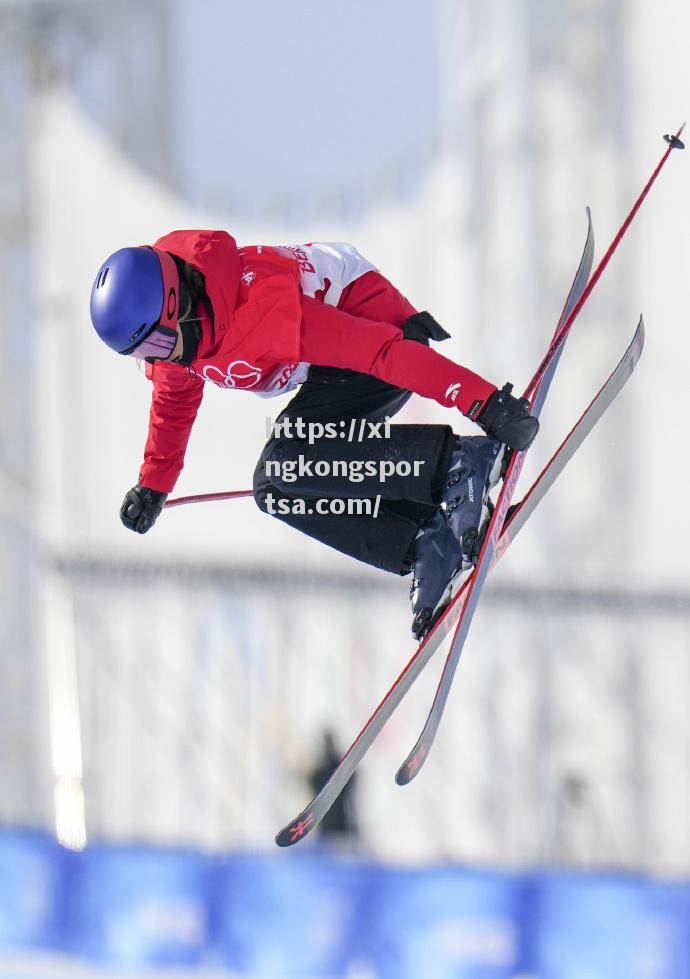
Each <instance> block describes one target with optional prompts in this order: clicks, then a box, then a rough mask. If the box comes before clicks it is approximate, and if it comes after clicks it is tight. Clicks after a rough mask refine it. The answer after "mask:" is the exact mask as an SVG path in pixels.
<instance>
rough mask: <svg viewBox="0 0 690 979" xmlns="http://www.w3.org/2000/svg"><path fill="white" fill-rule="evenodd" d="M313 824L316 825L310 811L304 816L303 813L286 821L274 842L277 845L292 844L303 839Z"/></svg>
mask: <svg viewBox="0 0 690 979" xmlns="http://www.w3.org/2000/svg"><path fill="white" fill-rule="evenodd" d="M314 826H316V820H315V819H314V816H313V815H312V814H311V813H310V814H308V815H306V816H305V815H304V813H303V814H302V817H301V818H299V819H297V820H295V821H294V822H293V823H288V825H287V826H286V827H285V829H281V831H280V833H278V835H277V836H276V838H275V840H276V843H277V844H278V846H293V845H294V844H295V843H299V841H300V840H303V839H304V837H305V836H306V835H307V833H309V832H310V830H312V829H313V828H314Z"/></svg>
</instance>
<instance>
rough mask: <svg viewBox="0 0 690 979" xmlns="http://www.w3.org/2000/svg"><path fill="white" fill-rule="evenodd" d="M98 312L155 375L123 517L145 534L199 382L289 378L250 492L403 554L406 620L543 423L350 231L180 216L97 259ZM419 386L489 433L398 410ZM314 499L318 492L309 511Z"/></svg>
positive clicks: (433, 603) (262, 387) (345, 544)
mask: <svg viewBox="0 0 690 979" xmlns="http://www.w3.org/2000/svg"><path fill="white" fill-rule="evenodd" d="M91 319H92V322H93V325H94V327H95V329H96V332H97V333H98V335H99V336H100V337H101V339H102V340H103V341H104V342H105V343H106V344H107V345H108V346H109V347H111V348H112V349H113V350H115V351H117V352H118V353H121V354H128V355H132V356H134V357H138V358H140V359H143V360H145V361H146V375H147V377H148V378H149V379H150V380H151V381H152V382H153V397H152V403H151V411H150V417H149V429H148V439H147V442H146V447H145V451H144V462H143V465H142V467H141V471H140V473H139V479H138V481H137V483H136V485H134V486H133V487H132V489H130V490H129V491H128V492H127V494H126V496H125V499H124V502H123V504H122V507H121V509H120V518H121V520H122V523H123V524H124V525H125V527H127V528H129V529H130V530H133V531H136V532H137V533H140V534H143V533H146V532H147V531H148V530H150V528H151V527H152V526H153V524H154V523H155V521H156V519H157V517H158V516H159V514H160V512H161V510H162V508H163V504H164V502H165V499H166V496H167V494H168V493H169V492H170V491H171V490H172V489H173V487H174V485H175V482H176V480H177V478H178V476H179V474H180V472H181V470H182V466H183V462H184V455H185V450H186V446H187V442H188V439H189V435H190V432H191V428H192V425H193V422H194V419H195V417H196V413H197V410H198V408H199V404H200V402H201V399H202V395H203V390H204V382H206V381H210V382H212V383H215V384H216V385H218V386H220V387H222V388H231V389H238V390H250V391H253V392H254V393H256V394H259V395H260V396H262V397H272V396H274V395H279V394H284V393H285V392H286V391H291V390H294V389H295V388H297V387H299V391H298V392H297V394H296V395H295V396H294V397H293V399H292V400H291V401H290V402H289V404H288V405H287V407H286V408H285V409H284V410H283V411H282V412H281V414H280V415H279V416H278V419H277V420H276V423H275V425H274V429H273V435H272V437H271V438H270V439H269V441H268V442H267V443H266V445H265V447H264V449H263V452H262V453H261V456H260V458H259V462H258V464H257V467H256V471H255V474H254V488H253V492H254V498H255V500H256V503H257V504H258V506H259V507H260V508H261V509H262V510H264V511H265V512H270V513H271V514H272V515H275V516H277V517H278V519H280V520H282V521H284V522H285V523H287V524H289V525H290V526H292V527H295V528H297V529H298V530H300V531H302V532H303V533H306V534H308V535H309V536H311V537H314V538H316V539H318V540H320V541H323V542H324V543H326V544H328V545H329V546H331V547H334V548H336V549H337V550H339V551H341V552H344V553H345V554H349V555H351V556H352V557H355V558H357V559H359V560H361V561H364V562H366V563H367V564H371V565H373V566H374V567H377V568H382V569H384V570H386V571H390V572H393V573H395V574H400V575H406V574H409V573H410V572H412V574H413V578H412V587H411V592H410V595H411V602H412V611H413V633H414V634H415V636H416V637H417V638H420V637H422V636H423V635H424V634H425V632H426V631H428V629H429V627H430V624H431V623H432V621H434V619H435V617H437V615H438V613H439V611H440V609H441V608H442V607H443V606H444V605H445V603H447V601H448V599H449V597H450V590H449V589H450V585H449V583H450V582H451V580H452V579H453V577H454V576H455V575H456V574H457V573H458V572H459V571H463V570H467V569H469V568H470V567H472V565H473V563H475V562H476V559H477V555H478V548H479V544H480V543H481V534H482V530H483V529H485V526H486V523H487V516H488V509H489V507H490V500H489V491H490V489H491V487H492V486H494V485H495V484H496V482H497V481H498V480H499V479H500V477H501V474H502V471H505V468H504V467H505V465H506V463H507V456H508V454H509V451H510V450H511V449H518V450H521V449H525V448H527V447H528V446H529V445H530V444H531V442H532V440H533V439H534V437H535V435H536V433H537V429H538V422H537V420H536V418H532V417H531V416H530V414H529V408H528V405H527V403H526V402H525V401H523V400H522V399H517V398H515V397H513V396H512V395H511V393H510V390H511V388H510V385H505V387H504V388H502V389H500V390H499V389H498V388H497V387H496V386H495V385H494V384H491V383H490V382H489V381H487V380H485V379H484V378H482V377H480V376H479V375H478V374H475V373H473V372H472V371H471V370H469V369H468V368H466V367H462V366H460V365H459V364H456V363H454V362H453V361H451V360H449V359H447V358H446V357H443V356H442V355H441V354H439V353H437V352H436V351H434V350H432V349H431V348H430V347H429V341H430V340H434V341H439V340H444V339H446V338H447V337H448V336H449V334H448V333H446V332H445V330H444V329H442V327H441V326H440V325H439V324H438V323H437V322H436V321H435V320H434V318H433V317H432V316H431V315H430V314H429V313H428V312H419V311H417V310H416V309H415V308H414V307H413V306H412V305H411V304H410V303H409V302H408V300H407V299H405V298H404V296H402V295H401V293H400V292H399V291H398V290H397V289H396V288H395V287H394V286H393V285H392V283H391V282H389V281H388V280H387V279H386V278H385V277H384V276H383V275H382V274H381V273H380V272H379V271H378V269H376V268H375V266H373V265H372V264H371V263H370V262H368V261H367V260H366V259H365V258H364V257H363V256H362V255H361V254H360V253H359V252H358V251H357V249H356V248H354V247H353V246H352V245H347V244H342V243H323V242H319V243H312V244H309V245H302V246H300V247H278V246H265V245H256V246H247V247H243V248H238V246H237V244H236V242H235V240H234V238H232V237H231V236H230V235H229V234H228V233H227V232H225V231H174V232H172V233H171V234H168V235H165V236H164V237H163V238H160V239H159V240H158V241H157V242H156V243H155V244H154V245H153V246H138V247H130V248H122V249H120V250H119V251H116V252H115V253H114V254H113V255H111V256H109V258H107V259H106V261H105V262H104V264H103V265H102V266H101V268H100V269H99V271H98V274H97V276H96V279H95V282H94V285H93V289H92V292H91ZM412 393H416V394H419V395H421V396H422V397H426V398H433V399H434V400H436V401H437V402H439V403H440V404H442V405H444V406H446V407H448V408H452V409H455V410H459V411H460V412H461V413H462V414H463V415H465V416H466V417H468V418H470V419H471V420H472V421H474V422H476V423H477V424H478V425H479V427H480V428H481V429H483V431H484V432H485V435H483V436H474V437H460V436H457V435H455V434H454V432H453V429H452V428H451V426H450V425H391V424H390V421H389V419H390V417H391V416H393V415H394V414H395V413H396V412H398V411H399V410H400V409H401V408H402V406H403V405H404V404H405V403H406V402H407V401H408V399H409V398H410V397H411V394H412ZM382 429H383V432H382V431H381V430H382ZM316 435H318V436H319V437H316ZM317 463H319V464H320V466H319V471H318V474H317V473H315V472H314V471H313V467H314V466H315V465H316V464H317ZM337 463H340V465H337ZM324 473H325V475H324ZM362 497H364V498H365V500H367V499H368V500H369V501H372V500H374V499H375V500H376V504H377V505H376V509H375V510H374V511H373V513H372V510H371V508H369V511H368V512H362V509H361V508H360V510H359V511H357V509H356V508H353V511H352V512H350V511H349V510H348V511H347V512H330V511H329V510H328V505H329V504H330V502H332V501H334V500H340V501H348V500H355V499H357V500H360V501H361V498H362ZM317 500H318V501H320V502H321V503H322V504H323V503H324V502H326V504H327V506H326V507H324V506H323V505H321V506H320V507H319V510H318V511H317V510H316V508H315V503H316V501H317ZM307 504H314V505H307ZM332 509H333V510H335V509H336V508H335V507H332ZM339 510H342V507H340V508H339Z"/></svg>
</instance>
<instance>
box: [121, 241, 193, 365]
mask: <svg viewBox="0 0 690 979" xmlns="http://www.w3.org/2000/svg"><path fill="white" fill-rule="evenodd" d="M151 250H152V251H153V252H155V254H156V256H157V257H158V261H159V262H160V265H161V274H162V277H163V305H162V308H161V313H160V316H159V317H158V319H157V320H156V322H155V323H154V324H153V326H152V327H151V329H150V330H149V332H148V333H147V334H146V336H145V337H144V339H143V340H140V341H139V342H136V343H135V345H134V346H133V347H130V349H129V350H126V351H124V352H125V353H126V354H129V356H130V357H137V358H138V359H139V360H148V359H149V358H151V359H153V360H167V359H168V357H169V356H170V354H171V353H172V352H173V350H174V349H175V344H176V343H177V322H178V316H179V303H180V276H179V274H178V271H177V265H176V264H175V261H174V259H172V258H171V257H170V255H168V253H167V252H164V251H161V250H160V249H158V248H152V249H151Z"/></svg>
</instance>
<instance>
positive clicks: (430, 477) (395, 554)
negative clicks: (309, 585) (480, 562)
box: [254, 341, 453, 574]
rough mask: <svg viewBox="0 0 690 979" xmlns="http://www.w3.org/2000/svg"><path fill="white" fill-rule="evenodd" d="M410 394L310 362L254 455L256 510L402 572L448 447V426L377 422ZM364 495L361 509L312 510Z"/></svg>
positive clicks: (436, 491)
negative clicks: (258, 454) (326, 432)
mask: <svg viewBox="0 0 690 979" xmlns="http://www.w3.org/2000/svg"><path fill="white" fill-rule="evenodd" d="M422 342H424V341H422ZM410 396H411V393H410V392H409V391H404V390H402V389H400V388H396V387H393V386H392V385H390V384H386V383H385V382H384V381H380V380H379V379H378V378H376V377H373V376H371V375H369V374H360V373H357V372H356V371H350V370H342V369H340V368H333V367H317V366H312V367H311V368H310V369H309V374H308V376H307V380H306V381H305V382H304V384H303V385H302V387H301V388H300V390H299V391H298V393H297V394H296V395H295V397H294V398H293V399H292V401H290V403H289V404H288V405H287V407H286V408H285V410H284V411H283V412H281V414H280V415H279V416H278V418H277V419H276V421H275V423H274V427H273V432H274V434H273V436H272V437H271V438H270V439H269V441H268V442H267V443H266V445H265V446H264V450H263V452H262V453H261V457H260V459H259V462H258V464H257V466H256V470H255V472H254V499H255V500H256V502H257V504H258V506H259V507H260V508H261V509H262V510H264V511H265V512H268V513H271V514H272V515H273V516H276V517H277V518H278V519H279V520H282V521H283V522H284V523H287V524H289V525H290V526H291V527H295V528H296V529H297V530H300V531H302V533H304V534H308V535H309V536H310V537H314V538H316V540H320V541H322V542H323V543H324V544H328V545H329V546H330V547H333V548H335V549H336V550H338V551H341V552H342V553H343V554H349V555H350V556H351V557H354V558H357V560H359V561H364V562H365V563H366V564H371V565H373V566H374V567H376V568H382V569H383V570H385V571H391V572H393V573H394V574H407V573H409V571H410V570H411V559H412V552H413V542H414V539H415V537H416V536H417V533H418V531H419V528H420V526H421V525H422V524H423V523H424V522H425V521H426V520H428V518H429V517H430V516H431V515H432V514H433V512H434V510H435V509H436V507H437V506H438V504H439V503H440V498H441V488H442V485H443V480H444V476H445V474H446V472H447V470H448V466H449V464H450V456H451V453H452V449H453V430H452V429H451V427H450V426H449V425H393V424H390V423H387V422H386V418H390V417H392V416H393V415H395V414H396V412H398V411H400V409H401V408H402V407H403V405H404V404H405V403H406V402H407V401H408V400H409V398H410ZM285 423H287V424H285ZM298 423H301V427H300V424H298ZM309 423H312V430H311V432H309V429H308V426H309ZM327 423H330V432H329V434H330V437H326V435H321V437H316V435H317V433H318V431H320V430H319V429H318V427H317V426H319V425H321V426H324V428H326V426H327ZM377 425H378V429H377ZM300 432H301V434H300ZM310 436H311V437H310ZM367 462H368V463H370V466H369V470H370V472H369V473H367V472H366V467H365V465H364V464H365V463H367ZM382 463H386V464H387V465H385V466H384V467H383V472H382V469H381V464H382ZM414 463H417V464H418V465H416V466H415V465H414ZM317 464H318V466H317ZM315 467H316V468H317V471H316V472H315V471H314V469H315ZM410 467H411V468H412V472H409V469H410ZM371 470H373V472H372V471H371ZM391 470H394V471H391ZM415 473H416V475H415ZM353 476H354V478H353ZM360 476H361V477H363V478H361V480H360ZM377 496H378V497H379V500H380V502H379V504H378V512H377V514H376V516H374V515H373V510H374V505H375V498H376V497H377ZM363 499H368V500H370V501H371V502H370V506H369V512H359V513H357V512H348V511H347V509H346V510H345V512H342V513H341V512H338V513H334V512H322V513H321V512H317V511H316V510H315V509H314V504H315V502H316V501H317V500H319V501H322V502H321V504H320V505H321V507H322V508H325V507H326V506H327V504H326V503H325V502H323V501H327V500H328V501H333V500H335V501H338V503H339V507H340V508H342V501H345V506H346V507H347V501H351V503H352V502H354V501H355V500H359V501H361V500H363ZM281 501H282V502H281ZM284 510H289V512H283V511H284ZM303 510H306V512H301V511H303ZM309 510H311V511H312V512H308V511H309Z"/></svg>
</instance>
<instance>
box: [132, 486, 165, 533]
mask: <svg viewBox="0 0 690 979" xmlns="http://www.w3.org/2000/svg"><path fill="white" fill-rule="evenodd" d="M167 497H168V494H167V493H159V492H158V491H157V490H152V489H149V488H148V486H142V485H141V484H140V483H137V485H136V486H133V487H132V488H131V490H130V491H129V492H128V493H127V495H126V496H125V498H124V500H123V501H122V506H121V507H120V520H121V521H122V523H123V524H124V525H125V527H126V528H127V529H128V530H134V531H136V533H137V534H145V533H146V531H147V530H150V529H151V527H153V525H154V524H155V522H156V520H157V519H158V516H159V514H160V512H161V510H162V509H163V504H164V503H165V501H166V499H167Z"/></svg>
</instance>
